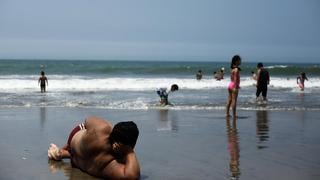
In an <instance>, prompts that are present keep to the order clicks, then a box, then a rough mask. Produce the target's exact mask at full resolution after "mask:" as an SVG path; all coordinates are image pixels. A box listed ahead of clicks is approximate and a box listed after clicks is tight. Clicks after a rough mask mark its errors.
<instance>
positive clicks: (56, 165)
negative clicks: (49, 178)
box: [48, 160, 98, 180]
mask: <svg viewBox="0 0 320 180" xmlns="http://www.w3.org/2000/svg"><path fill="white" fill-rule="evenodd" d="M48 168H49V171H50V172H51V173H53V174H55V173H58V172H59V171H63V173H64V175H65V177H67V178H68V179H69V180H87V179H92V180H96V179H98V178H95V177H93V176H90V175H89V174H87V173H84V172H82V171H81V170H79V169H78V168H72V166H71V163H70V162H64V161H53V160H49V161H48Z"/></svg>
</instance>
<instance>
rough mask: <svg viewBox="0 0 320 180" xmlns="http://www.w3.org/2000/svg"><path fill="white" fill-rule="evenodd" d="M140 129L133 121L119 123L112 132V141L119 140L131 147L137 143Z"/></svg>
mask: <svg viewBox="0 0 320 180" xmlns="http://www.w3.org/2000/svg"><path fill="white" fill-rule="evenodd" d="M138 136H139V130H138V127H137V125H136V124H135V123H134V122H133V121H126V122H119V123H117V124H116V125H115V126H114V127H113V129H112V132H111V134H110V140H111V143H115V142H119V143H122V144H124V145H128V146H130V147H131V148H134V146H135V145H136V143H137V139H138Z"/></svg>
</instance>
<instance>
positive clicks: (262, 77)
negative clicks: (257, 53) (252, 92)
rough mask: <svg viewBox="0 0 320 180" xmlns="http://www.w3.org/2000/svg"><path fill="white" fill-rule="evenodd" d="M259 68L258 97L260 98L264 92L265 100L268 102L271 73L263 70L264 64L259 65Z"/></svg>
mask: <svg viewBox="0 0 320 180" xmlns="http://www.w3.org/2000/svg"><path fill="white" fill-rule="evenodd" d="M257 68H258V70H257V91H256V96H257V98H258V97H259V96H260V94H261V92H262V97H263V100H267V92H268V85H269V82H270V76H269V71H268V70H267V69H265V68H263V64H262V63H261V62H260V63H258V65H257Z"/></svg>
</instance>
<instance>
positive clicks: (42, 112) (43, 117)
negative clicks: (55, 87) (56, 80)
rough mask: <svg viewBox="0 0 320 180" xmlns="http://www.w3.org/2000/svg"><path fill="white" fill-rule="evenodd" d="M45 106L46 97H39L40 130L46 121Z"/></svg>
mask: <svg viewBox="0 0 320 180" xmlns="http://www.w3.org/2000/svg"><path fill="white" fill-rule="evenodd" d="M46 104H47V99H46V97H45V96H44V97H41V98H40V125H41V128H43V127H44V124H45V122H46V119H47V109H46Z"/></svg>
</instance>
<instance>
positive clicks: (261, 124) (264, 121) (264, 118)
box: [256, 111, 269, 149]
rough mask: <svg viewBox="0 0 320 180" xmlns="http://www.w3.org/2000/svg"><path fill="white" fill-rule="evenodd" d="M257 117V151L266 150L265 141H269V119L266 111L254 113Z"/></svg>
mask: <svg viewBox="0 0 320 180" xmlns="http://www.w3.org/2000/svg"><path fill="white" fill-rule="evenodd" d="M256 117H257V138H258V144H257V148H258V149H264V148H267V147H268V146H267V141H268V139H269V119H268V111H256Z"/></svg>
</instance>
